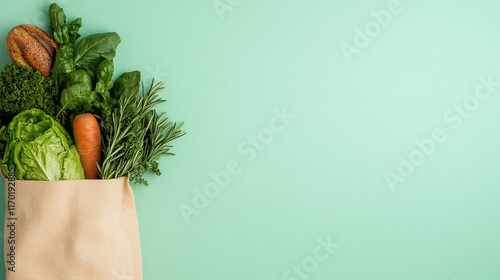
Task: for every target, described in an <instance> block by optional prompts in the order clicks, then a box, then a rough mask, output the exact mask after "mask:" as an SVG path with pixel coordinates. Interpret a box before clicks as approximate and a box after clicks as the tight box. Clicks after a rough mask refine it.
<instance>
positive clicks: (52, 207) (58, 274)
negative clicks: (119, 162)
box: [4, 174, 142, 280]
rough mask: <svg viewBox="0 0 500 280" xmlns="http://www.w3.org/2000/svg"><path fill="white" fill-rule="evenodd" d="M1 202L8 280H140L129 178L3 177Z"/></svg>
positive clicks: (137, 235) (139, 260)
mask: <svg viewBox="0 0 500 280" xmlns="http://www.w3.org/2000/svg"><path fill="white" fill-rule="evenodd" d="M5 175H8V174H5ZM14 203H15V204H14ZM5 206H6V213H5V225H4V231H5V235H4V258H5V265H6V269H7V280H32V279H33V280H35V279H36V280H77V279H78V280H90V279H93V280H98V279H99V280H101V279H102V280H113V279H117V280H141V279H142V261H141V249H140V241H139V226H138V223H137V215H136V209H135V202H134V194H133V192H132V189H131V187H130V185H129V181H128V177H123V178H118V179H112V180H68V181H23V180H16V181H12V180H9V179H8V178H6V179H5Z"/></svg>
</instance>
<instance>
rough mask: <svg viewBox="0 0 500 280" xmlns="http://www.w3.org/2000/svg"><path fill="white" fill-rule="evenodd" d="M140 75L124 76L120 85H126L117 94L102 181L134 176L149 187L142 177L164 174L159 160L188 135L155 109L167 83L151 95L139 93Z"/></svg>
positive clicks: (150, 93) (152, 86)
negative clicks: (181, 138)
mask: <svg viewBox="0 0 500 280" xmlns="http://www.w3.org/2000/svg"><path fill="white" fill-rule="evenodd" d="M139 81H140V72H138V71H134V72H129V73H124V74H123V75H122V76H120V78H119V79H118V81H117V82H116V84H120V85H122V86H120V87H119V89H118V90H117V92H116V95H117V96H119V100H118V108H117V109H115V111H114V112H113V113H112V120H113V122H112V123H113V126H112V130H111V135H109V136H107V137H105V139H104V141H103V152H104V161H103V164H102V166H100V167H99V171H100V174H101V178H102V179H112V178H118V177H121V176H125V175H127V174H130V179H131V180H132V181H134V182H136V183H141V184H145V185H146V186H147V185H148V183H147V181H146V180H145V179H144V178H143V177H142V175H143V174H144V173H145V172H147V171H151V172H153V173H155V174H156V175H160V174H161V173H160V170H159V168H158V158H159V156H160V155H173V154H172V153H169V150H170V148H171V146H169V145H168V143H169V142H170V141H172V140H174V139H176V138H179V137H181V136H183V135H184V134H185V132H183V131H181V127H182V124H181V125H180V126H178V127H176V124H175V123H173V122H171V121H169V119H168V117H165V116H166V114H165V113H163V114H162V115H161V116H158V114H157V113H156V111H155V110H153V107H154V106H155V105H158V104H160V103H163V102H164V100H162V99H160V98H159V97H158V94H157V93H158V92H159V91H161V90H162V89H163V87H162V86H163V82H160V83H158V84H156V85H154V82H152V83H151V87H150V89H149V91H148V92H144V88H142V94H141V93H140V92H139V86H138V84H139Z"/></svg>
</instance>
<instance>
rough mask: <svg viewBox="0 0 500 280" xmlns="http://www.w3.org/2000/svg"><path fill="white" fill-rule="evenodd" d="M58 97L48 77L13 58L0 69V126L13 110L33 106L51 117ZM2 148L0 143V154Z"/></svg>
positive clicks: (15, 113) (21, 109)
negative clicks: (12, 60)
mask: <svg viewBox="0 0 500 280" xmlns="http://www.w3.org/2000/svg"><path fill="white" fill-rule="evenodd" d="M58 100H59V90H58V88H57V85H56V83H55V82H54V81H53V79H52V78H46V77H43V76H42V75H41V74H40V72H38V71H36V72H35V71H33V70H32V69H31V68H30V67H24V66H21V65H19V64H18V63H17V62H12V63H9V64H6V65H5V67H4V70H3V71H2V72H1V73H0V128H1V127H2V126H6V125H8V124H9V123H10V122H11V121H12V119H13V118H14V117H15V116H16V115H17V114H19V113H21V112H23V111H26V110H29V109H33V108H38V109H41V110H42V111H44V112H45V113H46V114H47V115H50V116H52V117H55V116H56V114H57V109H58V107H59V103H58ZM1 131H2V129H0V132H1ZM0 139H1V137H0ZM3 152H4V147H3V145H2V143H0V158H1V157H2V156H3Z"/></svg>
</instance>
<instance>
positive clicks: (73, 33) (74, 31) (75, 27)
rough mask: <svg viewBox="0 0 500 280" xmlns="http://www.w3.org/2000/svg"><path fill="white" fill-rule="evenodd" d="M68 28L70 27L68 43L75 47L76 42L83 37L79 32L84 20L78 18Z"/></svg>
mask: <svg viewBox="0 0 500 280" xmlns="http://www.w3.org/2000/svg"><path fill="white" fill-rule="evenodd" d="M66 26H67V27H68V43H70V44H73V45H74V44H75V42H76V40H77V39H78V38H80V36H81V35H80V34H79V33H78V31H79V30H80V27H82V19H81V18H77V19H75V20H74V21H72V22H71V23H70V24H68V25H66Z"/></svg>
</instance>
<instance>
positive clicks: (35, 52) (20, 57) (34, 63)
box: [5, 24, 59, 77]
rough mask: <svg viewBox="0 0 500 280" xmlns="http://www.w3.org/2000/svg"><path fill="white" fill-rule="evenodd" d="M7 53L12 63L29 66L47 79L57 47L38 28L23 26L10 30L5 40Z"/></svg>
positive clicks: (54, 42)
mask: <svg viewBox="0 0 500 280" xmlns="http://www.w3.org/2000/svg"><path fill="white" fill-rule="evenodd" d="M5 44H6V46H7V52H8V53H9V56H10V57H11V58H12V60H13V61H16V62H18V63H19V64H20V65H22V66H30V67H31V68H33V69H34V70H36V71H40V73H41V74H42V76H44V77H49V76H50V69H51V68H52V64H53V63H54V56H55V54H56V50H57V49H58V48H59V45H58V44H57V43H56V41H54V40H53V39H52V38H50V37H49V35H48V34H47V33H45V31H43V30H41V29H40V28H38V27H36V26H33V25H28V24H23V25H19V26H16V27H14V28H12V30H11V31H10V32H9V33H8V34H7V39H6V40H5Z"/></svg>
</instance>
